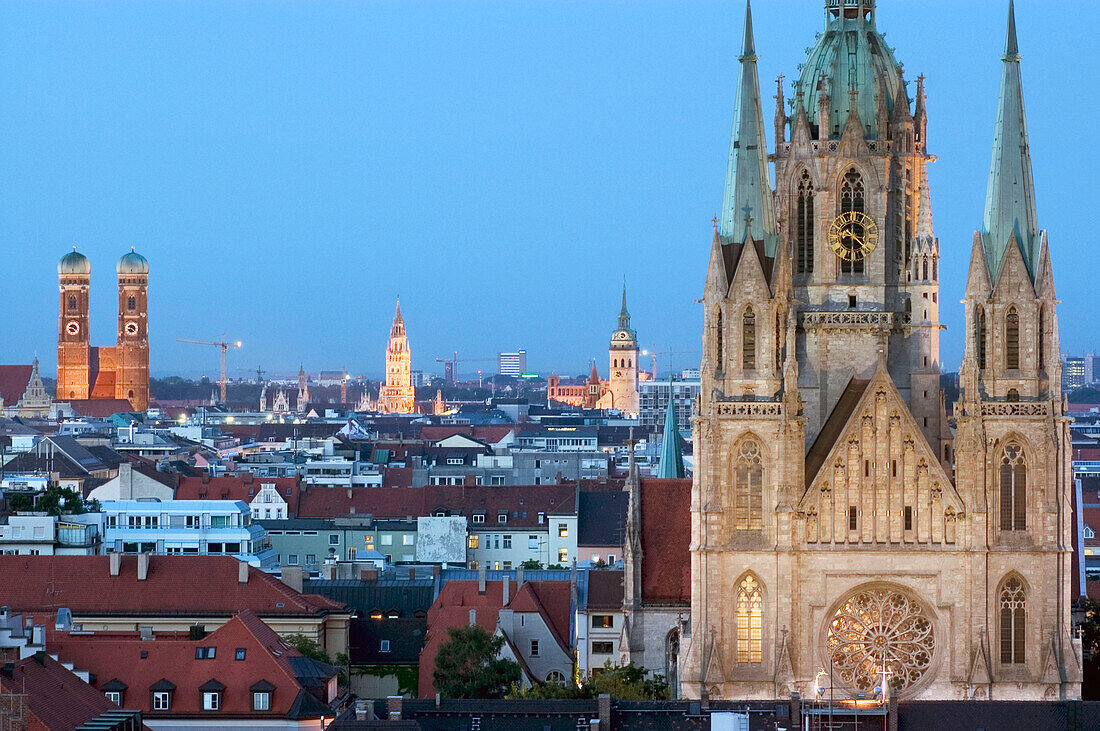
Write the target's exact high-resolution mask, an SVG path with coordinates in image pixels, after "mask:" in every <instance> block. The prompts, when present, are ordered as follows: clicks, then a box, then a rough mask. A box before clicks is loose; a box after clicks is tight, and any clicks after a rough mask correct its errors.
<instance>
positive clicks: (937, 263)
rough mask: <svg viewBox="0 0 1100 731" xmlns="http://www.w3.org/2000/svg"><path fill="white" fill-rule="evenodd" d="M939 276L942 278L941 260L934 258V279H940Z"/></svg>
mask: <svg viewBox="0 0 1100 731" xmlns="http://www.w3.org/2000/svg"><path fill="white" fill-rule="evenodd" d="M939 278H940V260H939V259H933V260H932V279H933V281H935V280H938V279H939Z"/></svg>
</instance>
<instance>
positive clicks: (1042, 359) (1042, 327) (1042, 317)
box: [1039, 305, 1047, 370]
mask: <svg viewBox="0 0 1100 731" xmlns="http://www.w3.org/2000/svg"><path fill="white" fill-rule="evenodd" d="M1046 340H1047V339H1046V308H1044V307H1043V306H1042V305H1039V368H1040V370H1042V369H1043V368H1045V366H1046V360H1047V357H1046V356H1047V348H1046Z"/></svg>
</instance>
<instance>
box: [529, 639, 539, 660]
mask: <svg viewBox="0 0 1100 731" xmlns="http://www.w3.org/2000/svg"><path fill="white" fill-rule="evenodd" d="M538 656H539V641H538V640H531V657H538Z"/></svg>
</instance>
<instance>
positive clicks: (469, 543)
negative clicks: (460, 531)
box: [466, 533, 481, 548]
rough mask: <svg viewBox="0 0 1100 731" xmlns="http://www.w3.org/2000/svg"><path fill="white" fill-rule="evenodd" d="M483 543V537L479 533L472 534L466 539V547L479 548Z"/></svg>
mask: <svg viewBox="0 0 1100 731" xmlns="http://www.w3.org/2000/svg"><path fill="white" fill-rule="evenodd" d="M480 544H481V538H480V536H478V534H477V533H472V534H470V537H469V538H467V539H466V548H477V547H478V546H479V545H480Z"/></svg>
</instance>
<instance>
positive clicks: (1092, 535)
mask: <svg viewBox="0 0 1100 731" xmlns="http://www.w3.org/2000/svg"><path fill="white" fill-rule="evenodd" d="M1095 537H1096V531H1094V530H1093V529H1092V528H1090V527H1088V526H1087V525H1086V526H1085V538H1095Z"/></svg>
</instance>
